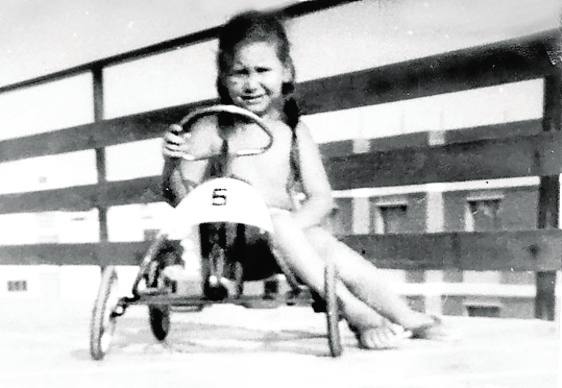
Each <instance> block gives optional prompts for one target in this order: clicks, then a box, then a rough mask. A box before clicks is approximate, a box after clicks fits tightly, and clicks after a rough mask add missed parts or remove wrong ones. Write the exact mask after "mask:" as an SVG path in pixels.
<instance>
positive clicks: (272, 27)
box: [216, 11, 300, 128]
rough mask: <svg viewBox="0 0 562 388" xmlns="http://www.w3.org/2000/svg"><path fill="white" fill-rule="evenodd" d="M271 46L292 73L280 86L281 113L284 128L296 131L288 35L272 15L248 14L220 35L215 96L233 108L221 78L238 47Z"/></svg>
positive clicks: (277, 17) (225, 27) (224, 27)
mask: <svg viewBox="0 0 562 388" xmlns="http://www.w3.org/2000/svg"><path fill="white" fill-rule="evenodd" d="M249 42H272V43H275V46H276V49H277V50H276V51H277V56H278V57H279V60H280V61H281V62H283V64H284V65H285V66H287V68H288V69H289V70H290V72H291V80H290V81H289V82H285V83H283V85H282V89H281V92H282V93H283V96H284V99H285V103H284V106H283V111H284V113H285V116H286V118H287V124H288V125H289V126H291V127H292V128H294V127H296V125H297V123H298V120H299V116H300V110H299V107H298V104H297V102H296V100H295V98H294V97H293V92H294V91H295V68H294V65H293V60H292V58H291V53H290V43H289V39H288V38H287V32H286V31H285V27H284V26H283V24H282V21H281V19H280V17H279V16H277V15H276V14H274V13H271V12H259V11H247V12H243V13H240V14H238V15H235V16H233V17H232V18H231V19H230V20H229V21H228V22H227V23H226V24H225V25H224V26H223V27H222V28H221V30H220V32H219V51H218V55H217V68H218V74H217V82H216V86H217V92H218V94H219V98H220V101H221V103H223V104H232V100H231V98H230V96H229V94H228V90H227V88H226V86H225V85H224V76H225V74H227V73H228V72H229V71H230V67H231V65H232V60H233V57H234V52H235V50H236V48H237V46H238V45H239V44H241V43H249Z"/></svg>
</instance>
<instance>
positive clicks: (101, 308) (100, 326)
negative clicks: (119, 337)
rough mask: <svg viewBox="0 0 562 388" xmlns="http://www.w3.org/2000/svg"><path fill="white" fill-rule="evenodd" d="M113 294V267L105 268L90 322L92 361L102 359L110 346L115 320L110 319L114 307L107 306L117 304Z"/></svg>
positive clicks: (115, 278)
mask: <svg viewBox="0 0 562 388" xmlns="http://www.w3.org/2000/svg"><path fill="white" fill-rule="evenodd" d="M115 292H117V273H116V272H115V267H114V266H107V267H105V268H104V270H103V272H102V275H101V281H100V285H99V289H98V296H97V298H96V302H95V304H94V308H93V310H92V318H91V321H90V356H91V357H92V359H94V360H101V359H103V358H104V356H105V354H106V353H107V352H108V351H109V347H110V345H111V337H112V336H113V333H114V331H115V324H116V318H115V317H111V313H112V311H113V308H114V307H115V306H111V305H109V304H110V303H113V302H117V300H118V299H117V298H116V299H113V298H114V297H115Z"/></svg>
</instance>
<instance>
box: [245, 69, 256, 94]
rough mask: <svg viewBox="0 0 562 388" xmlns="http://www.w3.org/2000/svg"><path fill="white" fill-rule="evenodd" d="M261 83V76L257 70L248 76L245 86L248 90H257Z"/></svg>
mask: <svg viewBox="0 0 562 388" xmlns="http://www.w3.org/2000/svg"><path fill="white" fill-rule="evenodd" d="M258 85H259V76H258V74H257V73H256V72H250V73H249V74H248V76H247V77H246V82H245V83H244V88H245V89H246V90H255V89H257V87H258Z"/></svg>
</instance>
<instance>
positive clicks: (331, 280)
mask: <svg viewBox="0 0 562 388" xmlns="http://www.w3.org/2000/svg"><path fill="white" fill-rule="evenodd" d="M214 114H231V115H238V116H242V117H243V118H245V119H248V120H251V121H254V122H255V123H257V124H258V125H259V126H260V127H261V129H263V131H265V133H266V134H267V135H268V138H269V141H268V144H266V145H265V146H263V147H261V148H256V149H245V150H239V151H237V152H236V153H234V154H229V155H228V157H249V156H252V155H257V154H260V153H263V152H265V151H267V149H269V147H271V145H272V143H273V136H272V135H271V133H270V130H269V129H268V127H267V125H266V124H265V123H264V122H263V121H262V120H261V119H260V118H259V117H258V116H257V115H255V114H253V113H251V112H249V111H246V110H244V109H242V108H239V107H236V106H230V105H216V106H212V107H207V108H202V109H199V110H196V111H194V112H193V113H191V114H189V115H187V116H186V117H184V118H183V119H182V121H181V122H180V125H181V126H182V128H184V127H185V128H189V124H190V123H191V122H193V121H194V120H196V119H197V118H199V117H201V116H204V115H214ZM213 157H217V155H204V156H201V157H197V158H196V157H194V156H192V155H185V156H184V159H186V160H203V159H210V158H213ZM173 214H174V215H173V217H172V219H170V220H168V221H167V223H166V225H165V226H164V228H162V229H161V230H160V231H159V233H158V235H157V237H156V238H155V239H154V241H153V242H152V243H151V244H150V246H149V249H148V251H147V252H146V254H145V255H144V257H143V259H142V261H141V263H140V265H139V269H138V273H137V275H136V278H135V281H134V283H133V286H132V291H131V294H130V295H132V296H119V295H118V292H119V291H118V288H117V281H118V279H117V272H116V270H115V267H114V266H107V267H105V268H104V269H103V272H102V276H101V281H100V285H99V291H98V295H97V298H96V301H95V305H94V308H93V311H92V316H91V326H90V355H91V357H92V358H93V359H94V360H100V359H103V358H104V356H105V354H106V353H107V352H108V350H109V348H110V345H111V339H112V336H113V333H114V330H115V325H116V322H117V319H118V318H119V317H120V316H122V315H123V314H124V313H125V312H126V310H127V308H128V307H129V306H131V305H141V304H142V305H147V306H148V315H149V322H150V327H151V330H152V333H153V334H154V336H155V337H156V338H157V339H158V340H160V341H163V340H164V339H165V338H166V336H167V335H168V333H169V331H170V324H171V321H170V314H171V311H172V309H174V311H176V310H178V309H180V308H181V309H182V310H186V309H190V310H195V311H197V310H200V309H202V308H203V307H204V306H206V305H209V304H212V303H233V304H237V305H242V306H246V307H252V306H253V305H256V304H259V303H260V302H264V301H267V304H268V305H269V306H271V305H273V306H282V305H303V304H310V305H311V306H312V307H313V309H314V311H315V312H323V313H325V315H326V321H327V338H328V346H329V349H330V354H331V356H332V357H338V356H340V355H341V353H342V346H341V341H340V332H339V325H338V321H339V318H340V315H339V311H338V303H337V299H336V294H335V285H336V272H335V268H334V266H333V265H327V266H326V267H325V271H324V280H325V281H324V290H323V291H324V292H323V295H318V294H316V293H314V292H313V291H312V290H310V289H309V288H308V287H305V286H304V285H303V284H302V283H300V282H299V280H298V279H297V278H296V276H295V275H294V274H293V273H292V272H291V270H290V269H289V268H288V266H287V265H286V264H285V262H284V261H283V258H282V257H281V256H280V255H277V254H275V253H274V252H273V251H272V249H271V247H270V244H269V242H270V241H271V238H272V234H273V225H272V222H271V218H270V211H269V210H268V208H267V206H266V204H265V203H264V201H263V200H262V198H261V197H260V195H259V194H258V192H257V191H256V190H255V189H254V188H252V186H251V185H250V184H248V183H246V182H244V181H242V180H239V179H236V178H234V177H229V176H221V177H218V178H212V179H209V180H206V181H205V182H203V183H202V184H200V185H199V186H197V187H196V188H195V189H193V190H192V191H191V192H190V193H189V194H188V195H187V196H186V197H185V198H184V199H183V200H182V201H181V203H180V204H179V205H178V206H177V207H176V208H175V209H174V213H173ZM197 229H198V230H199V238H200V247H201V249H200V251H201V252H200V268H201V277H200V278H201V282H202V284H201V287H200V288H201V290H202V291H201V295H196V296H193V295H185V294H182V292H179V291H178V287H176V284H174V281H170V279H169V278H167V277H166V276H164V270H165V268H166V266H168V265H170V264H173V263H175V262H177V261H178V258H179V256H180V253H178V252H180V251H181V247H180V244H179V241H181V240H182V239H185V238H187V237H189V236H190V234H191V233H192V232H193V231H194V230H197ZM279 274H282V275H284V276H285V277H286V279H287V283H288V284H289V285H290V290H289V291H287V292H283V293H280V292H278V291H277V292H274V291H276V290H269V292H267V291H268V290H267V288H268V287H266V292H264V293H263V295H245V294H244V282H245V281H255V280H263V281H264V282H265V281H268V279H269V280H271V279H273V278H274V277H275V276H277V277H278V276H279ZM269 284H272V283H271V281H270V283H269ZM273 284H275V283H273ZM269 288H271V287H269ZM272 291H273V292H272Z"/></svg>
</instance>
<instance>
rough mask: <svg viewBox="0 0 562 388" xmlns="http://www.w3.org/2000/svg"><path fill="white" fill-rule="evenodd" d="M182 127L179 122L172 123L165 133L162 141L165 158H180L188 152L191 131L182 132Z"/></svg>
mask: <svg viewBox="0 0 562 388" xmlns="http://www.w3.org/2000/svg"><path fill="white" fill-rule="evenodd" d="M181 131H182V127H181V126H179V125H178V124H172V125H170V126H169V127H168V130H167V131H166V133H165V134H164V139H163V141H162V155H163V156H164V158H172V159H178V158H181V157H182V156H183V155H184V154H186V153H188V151H189V148H190V145H189V142H188V140H189V138H190V136H191V135H190V134H189V133H184V134H181V135H180V133H181Z"/></svg>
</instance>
